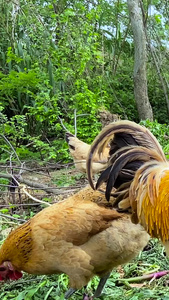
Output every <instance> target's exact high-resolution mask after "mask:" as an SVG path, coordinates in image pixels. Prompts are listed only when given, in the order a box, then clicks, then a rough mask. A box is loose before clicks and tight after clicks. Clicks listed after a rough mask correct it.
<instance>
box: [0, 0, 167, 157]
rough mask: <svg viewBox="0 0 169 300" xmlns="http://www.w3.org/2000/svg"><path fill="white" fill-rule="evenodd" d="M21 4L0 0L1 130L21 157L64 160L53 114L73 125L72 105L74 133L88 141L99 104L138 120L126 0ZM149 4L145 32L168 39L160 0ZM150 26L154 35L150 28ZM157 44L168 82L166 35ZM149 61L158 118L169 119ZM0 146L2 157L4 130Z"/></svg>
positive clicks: (63, 147) (97, 124)
mask: <svg viewBox="0 0 169 300" xmlns="http://www.w3.org/2000/svg"><path fill="white" fill-rule="evenodd" d="M18 5H20V7H21V8H22V9H18V7H17V4H16V3H14V4H13V3H12V2H9V3H6V2H5V1H2V0H0V16H1V24H0V65H1V69H0V108H1V110H0V111H1V113H0V134H3V135H5V136H6V138H7V139H8V140H9V142H10V143H11V145H12V146H13V147H14V149H15V150H16V153H17V154H18V155H19V157H20V158H21V159H25V158H27V159H31V158H32V159H37V160H42V159H43V160H45V161H47V160H54V161H56V160H57V161H58V160H64V161H68V159H69V156H68V153H67V146H66V143H65V142H63V137H64V130H63V128H62V126H61V125H60V121H59V118H58V117H60V118H61V119H62V120H63V122H64V125H65V126H66V128H67V129H68V130H69V131H71V132H72V133H74V112H75V111H76V115H77V134H78V137H79V138H81V139H82V140H84V141H86V142H88V143H91V141H92V140H93V139H94V137H95V136H96V134H97V133H98V132H99V130H100V129H101V124H100V122H99V120H98V116H97V114H98V110H99V109H100V107H102V106H104V107H105V108H107V109H108V110H110V112H112V113H115V114H117V113H118V114H119V115H120V116H121V118H122V119H130V120H134V121H137V122H138V121H139V119H138V112H137V109H136V104H135V100H134V95H133V59H134V46H133V42H132V34H131V32H130V25H129V19H128V10H127V3H126V2H125V1H106V0H101V1H96V2H94V3H93V4H90V5H89V3H88V1H85V0H84V1H80V0H78V1H70V2H68V3H67V2H66V1H58V2H56V3H53V2H51V1H50V0H47V1H44V0H41V1H39V2H37V1H32V0H30V1H26V2H25V1H23V0H21V1H20V4H18ZM143 5H144V9H145V12H148V10H149V9H150V8H149V7H148V5H149V4H148V3H147V2H146V1H143ZM152 5H154V9H155V8H156V10H154V14H152V15H150V14H149V13H147V32H148V34H149V35H150V37H151V40H152V43H153V45H154V47H156V46H157V45H158V43H159V36H160V38H161V40H162V41H165V40H167V34H168V29H169V27H168V23H167V13H166V9H165V8H166V5H165V2H164V1H162V2H159V1H154V2H153V3H152ZM163 16H164V18H163ZM154 28H155V30H157V35H158V41H157V40H156V38H155V34H154V35H152V32H153V33H154V32H155V30H154ZM158 50H160V51H161V53H163V59H160V61H161V65H160V67H161V69H163V70H164V74H163V78H164V81H165V82H167V80H168V79H169V76H168V70H167V55H166V53H167V50H166V49H165V43H163V44H160V45H158ZM164 50H165V51H164ZM147 69H148V70H147V71H148V86H149V98H150V101H151V104H152V106H153V111H154V116H155V119H157V120H158V122H160V123H166V120H167V116H168V115H167V105H166V100H165V99H164V91H163V89H162V87H161V81H160V80H159V78H158V74H157V72H156V71H155V68H154V65H153V63H152V58H151V57H149V60H148V68H147ZM1 121H2V122H1ZM159 138H160V136H159ZM160 142H161V141H160ZM162 143H163V141H162ZM0 146H1V150H0V154H1V162H5V161H6V160H7V159H8V158H9V155H8V154H9V153H8V152H7V151H9V152H11V147H10V145H9V144H8V143H4V138H3V137H2V136H1V138H0ZM166 147H167V145H166ZM165 149H168V148H165ZM166 151H168V150H166Z"/></svg>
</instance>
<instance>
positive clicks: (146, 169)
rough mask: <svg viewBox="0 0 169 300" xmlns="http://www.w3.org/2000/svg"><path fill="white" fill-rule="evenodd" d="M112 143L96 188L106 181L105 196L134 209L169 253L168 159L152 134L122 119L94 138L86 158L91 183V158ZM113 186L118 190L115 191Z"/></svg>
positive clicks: (136, 217)
mask: <svg viewBox="0 0 169 300" xmlns="http://www.w3.org/2000/svg"><path fill="white" fill-rule="evenodd" d="M107 143H108V144H109V145H110V158H109V162H108V164H107V168H106V169H105V171H103V172H102V174H101V175H100V178H99V179H98V182H97V184H96V189H97V188H99V187H100V186H101V185H102V183H103V182H104V183H106V193H105V194H106V198H107V200H109V198H110V195H111V194H112V196H113V197H115V198H116V200H115V202H114V205H115V206H117V207H118V208H119V209H120V210H128V209H129V210H130V209H131V211H132V221H133V223H135V224H137V223H140V224H141V225H142V226H143V227H144V228H145V230H146V231H147V232H148V233H149V234H150V235H151V236H152V237H157V238H159V239H161V241H162V243H163V244H164V246H165V248H166V252H167V254H168V255H169V162H168V161H167V160H166V158H165V155H164V153H163V150H162V148H161V146H160V144H159V143H158V141H157V139H156V138H155V137H154V136H153V134H152V133H151V132H150V131H149V130H148V129H146V128H145V127H142V126H141V125H138V124H136V123H134V122H130V121H119V122H116V123H112V124H110V125H108V126H107V127H105V128H104V129H103V130H102V131H101V133H100V134H99V135H98V136H97V137H96V139H95V140H94V142H93V144H92V146H91V150H90V153H89V158H88V161H87V172H88V178H89V182H90V184H91V186H92V187H93V188H94V185H93V181H92V171H91V170H92V158H93V156H94V153H95V151H97V153H102V151H104V147H106V144H107ZM112 188H113V189H114V188H116V191H115V192H113V193H112Z"/></svg>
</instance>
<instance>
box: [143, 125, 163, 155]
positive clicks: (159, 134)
mask: <svg viewBox="0 0 169 300" xmlns="http://www.w3.org/2000/svg"><path fill="white" fill-rule="evenodd" d="M140 124H141V125H144V126H146V127H147V128H148V129H149V130H150V131H151V132H152V133H153V134H154V136H155V137H156V138H157V140H158V141H159V143H160V145H161V146H162V148H163V150H164V153H165V154H166V156H167V157H169V125H167V124H159V123H158V122H157V121H154V122H150V121H149V120H146V121H141V123H140Z"/></svg>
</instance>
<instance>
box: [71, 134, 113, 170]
mask: <svg viewBox="0 0 169 300" xmlns="http://www.w3.org/2000/svg"><path fill="white" fill-rule="evenodd" d="M66 142H67V143H68V145H69V150H70V154H71V156H72V157H73V160H74V163H75V167H76V169H78V170H79V171H80V172H83V173H86V159H87V155H88V152H89V150H90V145H89V144H86V143H84V142H82V141H81V140H79V139H78V138H77V137H75V136H74V135H73V134H72V133H69V132H66ZM109 150H110V149H109V146H107V147H106V148H105V150H104V152H103V154H102V155H101V156H100V155H98V154H97V153H96V154H95V156H94V159H93V166H92V167H93V173H98V172H100V171H101V170H104V168H105V163H106V162H107V160H108V154H109Z"/></svg>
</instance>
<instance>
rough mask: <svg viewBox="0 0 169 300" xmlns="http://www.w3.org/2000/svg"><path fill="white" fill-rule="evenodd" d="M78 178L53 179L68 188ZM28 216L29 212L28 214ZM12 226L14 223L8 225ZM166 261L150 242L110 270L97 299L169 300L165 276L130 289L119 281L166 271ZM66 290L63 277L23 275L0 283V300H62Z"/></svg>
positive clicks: (91, 287)
mask: <svg viewBox="0 0 169 300" xmlns="http://www.w3.org/2000/svg"><path fill="white" fill-rule="evenodd" d="M66 177H68V178H69V182H66ZM82 177H83V176H82ZM79 179H80V180H81V179H83V178H81V177H80V178H79V175H75V177H71V180H70V176H67V173H64V172H63V173H58V176H55V178H54V182H55V183H57V184H58V186H59V185H60V184H62V183H63V182H64V184H66V186H67V184H68V185H70V184H72V183H73V184H75V182H77V181H79ZM29 215H30V212H29ZM7 223H9V224H7ZM11 223H13V222H11ZM11 223H10V221H9V222H6V223H3V222H2V224H1V223H0V227H1V228H0V229H2V230H3V231H2V233H1V235H2V236H1V239H3V232H4V235H6V234H7V233H5V231H6V230H8V227H10V226H13V225H10V224H11ZM168 262H169V261H168V259H167V258H166V255H165V252H164V250H163V247H162V246H161V244H160V243H159V242H158V241H157V240H151V241H150V242H149V244H148V246H147V247H146V248H145V249H144V251H143V252H142V253H140V255H139V256H138V257H137V258H136V259H135V260H133V261H131V262H130V263H128V264H126V265H125V266H123V268H121V269H119V270H113V272H112V274H111V277H110V278H109V280H108V281H107V284H106V287H105V289H104V292H103V295H102V296H101V297H100V299H102V300H103V299H104V300H111V299H113V300H119V299H121V300H140V299H144V300H151V299H159V300H160V299H161V300H169V275H166V276H164V277H162V278H160V279H156V280H154V281H153V282H151V284H149V282H148V281H145V282H139V283H138V282H137V283H135V284H133V285H129V284H124V283H123V282H122V281H119V279H120V278H121V277H124V278H130V277H136V276H141V275H143V274H145V273H150V272H151V273H153V272H155V271H157V270H167V269H169V266H168ZM98 282H99V278H97V277H94V278H93V280H92V281H91V282H90V283H89V284H88V293H89V294H92V293H93V292H94V290H95V289H96V287H97V284H98ZM67 288H68V277H67V276H66V275H64V274H62V275H60V276H55V275H53V276H31V275H28V274H24V276H23V277H22V278H21V279H20V280H18V281H13V282H8V283H5V284H4V283H2V282H1V283H0V299H2V300H11V299H14V300H42V299H43V300H63V299H64V293H65V291H66V290H67ZM83 292H84V290H81V291H78V292H76V294H75V295H74V296H72V297H71V300H80V299H81V300H82V298H83Z"/></svg>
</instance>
